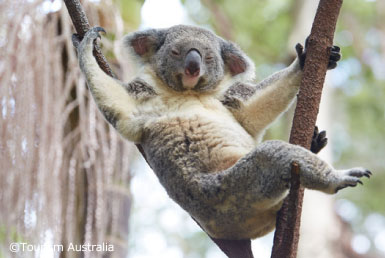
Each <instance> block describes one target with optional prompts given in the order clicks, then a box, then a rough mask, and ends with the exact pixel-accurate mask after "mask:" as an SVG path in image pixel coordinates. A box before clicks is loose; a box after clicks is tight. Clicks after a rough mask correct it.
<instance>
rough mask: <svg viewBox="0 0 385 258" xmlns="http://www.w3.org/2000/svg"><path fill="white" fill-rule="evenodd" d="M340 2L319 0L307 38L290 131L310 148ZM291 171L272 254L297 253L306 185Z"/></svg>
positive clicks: (296, 140)
mask: <svg viewBox="0 0 385 258" xmlns="http://www.w3.org/2000/svg"><path fill="white" fill-rule="evenodd" d="M341 6H342V0H320V3H319V5H318V9H317V13H316V16H315V19H314V22H313V26H312V30H311V34H310V36H309V39H308V45H307V54H306V61H305V66H304V72H303V77H302V81H301V87H300V91H299V94H298V99H297V106H296V109H295V114H294V118H293V126H292V129H291V134H290V143H292V144H297V145H301V146H303V147H305V148H307V149H309V148H310V145H311V139H312V136H313V131H314V127H315V122H316V120H317V115H318V110H319V103H320V100H321V93H322V87H323V83H324V81H325V75H326V70H327V65H328V62H329V56H330V50H331V47H332V45H333V35H334V32H335V27H336V23H337V18H338V15H339V11H340V9H341ZM293 170H294V169H293ZM292 175H293V176H292V177H293V178H292V184H291V188H290V194H289V196H288V197H287V198H286V199H285V201H284V204H283V206H282V208H281V210H280V211H279V212H278V216H277V225H276V231H275V235H274V245H273V250H272V255H271V257H272V258H285V257H290V258H294V257H296V256H297V248H298V241H299V227H300V220H301V211H302V202H303V194H304V189H303V188H302V187H301V186H300V183H299V175H298V176H295V173H292Z"/></svg>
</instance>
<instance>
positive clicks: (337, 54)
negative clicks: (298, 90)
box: [295, 37, 341, 70]
mask: <svg viewBox="0 0 385 258" xmlns="http://www.w3.org/2000/svg"><path fill="white" fill-rule="evenodd" d="M308 42H309V37H307V38H306V42H305V48H304V47H303V46H302V45H301V44H300V43H298V44H297V45H296V46H295V50H296V52H297V56H298V60H299V65H300V67H301V70H303V67H304V66H305V60H306V49H307V45H308ZM340 59H341V48H340V47H339V46H333V47H332V49H331V52H330V57H329V63H328V69H329V70H331V69H334V68H336V67H337V62H338V61H339V60H340Z"/></svg>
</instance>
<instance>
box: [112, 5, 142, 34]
mask: <svg viewBox="0 0 385 258" xmlns="http://www.w3.org/2000/svg"><path fill="white" fill-rule="evenodd" d="M114 2H115V4H116V5H117V6H118V8H119V10H120V13H121V15H122V18H123V20H124V22H125V26H126V29H127V30H128V31H132V30H136V29H137V28H138V26H139V24H140V8H141V7H142V5H143V3H144V0H114Z"/></svg>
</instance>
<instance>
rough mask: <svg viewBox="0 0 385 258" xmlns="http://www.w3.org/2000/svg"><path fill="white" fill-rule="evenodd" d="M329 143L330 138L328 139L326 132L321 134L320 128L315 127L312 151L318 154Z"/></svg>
mask: <svg viewBox="0 0 385 258" xmlns="http://www.w3.org/2000/svg"><path fill="white" fill-rule="evenodd" d="M327 143H328V138H326V131H321V132H319V130H318V126H315V127H314V133H313V139H312V140H311V147H310V151H311V152H313V153H316V154H317V153H318V152H320V151H321V150H322V149H323V148H324V147H325V146H326V145H327Z"/></svg>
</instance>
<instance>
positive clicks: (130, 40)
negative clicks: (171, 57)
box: [124, 29, 166, 59]
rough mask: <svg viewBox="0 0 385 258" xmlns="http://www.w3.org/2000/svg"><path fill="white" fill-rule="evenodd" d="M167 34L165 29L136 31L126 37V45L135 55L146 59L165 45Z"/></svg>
mask: <svg viewBox="0 0 385 258" xmlns="http://www.w3.org/2000/svg"><path fill="white" fill-rule="evenodd" d="M165 36H166V33H165V31H164V30H156V29H149V30H145V31H139V32H134V33H132V34H128V35H127V36H125V37H124V46H125V47H126V48H128V49H130V50H132V52H133V53H134V54H135V55H137V56H139V57H141V58H143V59H146V58H148V57H150V56H151V55H153V54H154V53H155V52H156V51H157V50H158V49H159V48H160V47H161V46H162V45H163V43H164V40H165Z"/></svg>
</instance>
